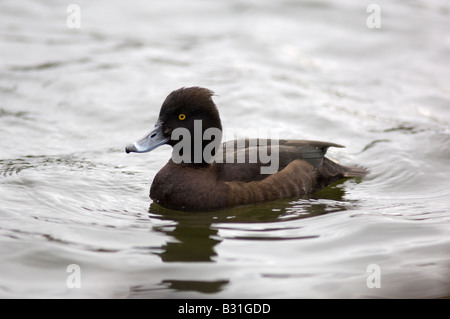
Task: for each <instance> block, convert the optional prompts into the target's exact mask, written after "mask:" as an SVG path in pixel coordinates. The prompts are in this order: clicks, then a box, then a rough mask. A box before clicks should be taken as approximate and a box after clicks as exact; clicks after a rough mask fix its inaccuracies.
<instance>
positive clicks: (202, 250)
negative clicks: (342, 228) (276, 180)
mask: <svg viewBox="0 0 450 319" xmlns="http://www.w3.org/2000/svg"><path fill="white" fill-rule="evenodd" d="M344 181H345V180H341V181H339V182H337V183H335V184H332V185H330V186H329V187H327V188H325V189H324V190H321V191H320V192H317V193H315V194H312V195H308V196H304V197H302V198H300V199H297V200H295V201H293V200H292V199H290V200H289V199H285V200H278V201H273V202H268V203H262V204H258V205H248V206H241V207H234V208H230V209H225V210H220V211H213V212H197V213H196V212H182V211H175V210H170V209H166V208H164V207H161V206H159V205H158V204H155V203H152V204H151V205H150V208H149V216H150V219H158V220H163V221H169V222H171V226H167V225H164V226H154V229H153V230H154V231H157V232H162V233H164V234H165V235H167V236H169V238H170V239H169V240H168V241H167V242H166V243H165V244H163V245H162V246H161V251H159V252H155V254H157V255H159V256H160V258H161V260H162V261H163V262H165V263H166V262H215V260H217V258H218V256H217V252H216V249H215V247H216V246H217V245H218V244H220V243H221V242H222V241H223V240H228V239H229V238H228V237H225V238H224V237H222V236H220V235H219V230H221V229H227V227H229V226H230V224H239V227H238V228H236V229H235V230H236V231H237V232H238V233H239V232H242V234H241V233H240V234H239V235H237V237H235V238H239V239H244V240H279V239H301V238H302V237H295V238H293V237H292V229H293V228H295V227H291V226H289V225H286V222H288V223H289V221H292V220H296V219H300V218H307V217H313V216H318V215H323V214H327V213H331V212H338V211H343V210H346V209H348V208H349V205H351V203H349V202H348V201H345V200H343V197H344V195H345V191H344V188H343V182H344ZM172 223H173V224H172ZM274 223H275V225H276V224H277V223H279V225H280V227H274ZM245 224H252V225H258V226H261V227H258V228H259V229H261V228H262V229H263V231H262V233H263V234H264V235H263V236H259V237H249V235H248V234H247V233H246V232H245V230H244V231H242V229H241V228H240V227H242V225H245ZM227 225H228V226H227ZM265 225H267V227H266V228H264V226H265ZM286 229H289V234H286V237H285V238H283V237H280V234H279V233H280V231H281V234H283V230H286ZM274 231H276V232H277V237H273V236H271V233H272V232H274ZM281 236H283V235H281ZM306 238H311V236H308V237H306ZM227 284H228V280H219V281H193V280H172V279H164V280H162V281H161V282H160V286H161V287H166V289H170V290H175V291H180V292H181V291H196V292H201V293H215V292H219V291H220V290H222V289H223V288H224V286H226V285H227ZM159 289H164V288H158V290H159ZM153 290H154V289H145V287H134V288H133V290H132V291H134V293H137V294H138V295H140V296H143V295H145V292H146V291H147V292H149V291H153Z"/></svg>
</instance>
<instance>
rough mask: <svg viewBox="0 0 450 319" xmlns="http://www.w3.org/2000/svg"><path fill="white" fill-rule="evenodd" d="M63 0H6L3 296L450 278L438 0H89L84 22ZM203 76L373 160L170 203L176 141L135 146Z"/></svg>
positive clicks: (448, 152) (300, 290)
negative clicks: (73, 23)
mask: <svg viewBox="0 0 450 319" xmlns="http://www.w3.org/2000/svg"><path fill="white" fill-rule="evenodd" d="M70 3H71V2H66V1H56V0H48V1H12V0H11V1H9V0H8V1H2V2H1V3H0V12H1V13H0V15H1V19H0V25H1V28H0V30H1V31H0V97H1V98H0V150H1V151H0V219H1V223H0V260H1V262H0V296H1V297H3V298H15V297H25V298H95V297H99V298H372V297H382V298H439V297H445V296H449V294H450V236H449V235H450V218H449V206H450V199H449V198H450V180H449V177H448V175H449V171H450V170H449V168H450V143H449V141H450V138H449V137H450V129H449V127H450V125H449V124H450V109H449V106H450V91H449V87H450V79H449V73H448V65H449V62H450V61H449V57H450V37H449V35H448V30H449V29H450V25H449V21H450V19H449V13H450V6H449V4H448V3H447V2H446V1H438V0H435V1H419V0H415V1H409V2H408V3H404V2H401V1H379V2H378V4H379V6H380V8H381V28H380V29H371V28H368V26H367V24H366V20H367V18H368V16H369V15H370V13H368V12H367V11H366V9H367V6H368V4H370V3H371V2H369V1H362V2H361V1H352V0H346V1H340V2H339V3H334V2H333V1H319V2H316V1H276V2H274V1H214V2H212V1H200V0H199V1H189V4H187V3H186V2H185V1H149V2H145V3H144V2H142V1H134V0H131V1H126V2H119V1H103V0H97V1H78V2H77V3H78V5H79V6H80V8H81V15H80V17H81V28H79V29H70V28H68V27H67V25H66V20H67V17H68V15H69V13H68V12H67V11H66V9H67V6H68V5H69V4H70ZM192 85H199V86H205V87H208V88H210V89H212V90H213V91H215V92H216V94H217V96H215V101H216V103H217V105H218V107H219V110H220V113H221V116H222V122H223V125H224V127H225V128H229V129H233V130H234V131H237V132H238V133H239V129H243V128H254V129H258V128H264V129H265V128H272V129H274V130H275V129H276V130H278V132H279V134H280V136H282V137H284V138H299V139H314V140H324V141H330V142H334V143H338V144H342V145H346V146H347V147H346V148H344V149H330V150H329V156H330V157H331V158H335V159H338V160H339V161H340V162H342V163H344V164H348V165H355V164H359V165H364V166H365V167H367V168H368V169H370V171H371V174H370V175H369V176H367V177H366V178H363V179H361V180H342V181H340V182H338V183H336V184H334V185H331V186H330V187H328V188H327V189H325V190H323V191H321V192H319V193H317V194H313V195H311V196H304V197H302V198H293V199H287V200H280V201H275V202H271V203H266V204H259V205H249V206H244V207H238V208H233V209H227V210H223V211H219V212H209V213H203V214H198V213H183V212H176V211H171V210H167V209H164V208H162V207H159V206H158V205H156V204H154V203H152V202H151V200H150V199H149V197H148V192H149V188H150V185H151V182H152V179H153V177H154V176H155V174H156V173H157V172H158V170H159V169H160V168H161V167H162V166H163V165H164V164H165V163H166V161H167V160H168V158H169V156H170V148H169V147H161V148H159V149H157V150H155V151H153V152H151V153H148V154H132V155H128V156H127V155H126V154H125V152H124V147H125V145H127V144H128V143H130V142H132V141H134V140H135V139H136V138H138V137H140V136H142V135H143V134H144V133H145V132H147V131H148V130H149V129H150V128H151V127H152V125H153V124H154V122H155V121H156V119H157V116H158V112H159V107H160V105H161V103H162V101H163V99H164V98H165V96H166V95H167V94H168V93H170V92H171V91H172V90H174V89H177V88H179V87H182V86H192ZM73 264H75V265H78V266H79V269H80V274H81V277H80V284H81V286H80V287H79V288H71V287H70V285H68V284H67V279H68V277H69V276H70V275H71V273H69V272H67V267H68V266H69V265H73ZM371 265H375V266H376V267H378V268H377V269H379V270H380V277H379V279H380V287H379V288H370V283H369V285H368V280H369V282H370V275H371V274H372V272H371V271H370V269H373V268H370V267H371ZM368 269H369V272H368Z"/></svg>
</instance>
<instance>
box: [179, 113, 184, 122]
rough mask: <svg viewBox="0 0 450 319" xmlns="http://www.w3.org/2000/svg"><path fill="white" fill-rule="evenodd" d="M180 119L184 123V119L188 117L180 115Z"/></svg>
mask: <svg viewBox="0 0 450 319" xmlns="http://www.w3.org/2000/svg"><path fill="white" fill-rule="evenodd" d="M178 119H179V120H181V121H183V120H184V119H186V115H184V114H180V115H178Z"/></svg>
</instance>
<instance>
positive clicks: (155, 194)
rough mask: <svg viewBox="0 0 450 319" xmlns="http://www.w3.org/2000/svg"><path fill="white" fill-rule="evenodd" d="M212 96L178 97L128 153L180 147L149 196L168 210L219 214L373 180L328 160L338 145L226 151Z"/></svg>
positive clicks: (261, 143)
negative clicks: (344, 181)
mask: <svg viewBox="0 0 450 319" xmlns="http://www.w3.org/2000/svg"><path fill="white" fill-rule="evenodd" d="M213 94H214V93H213V92H212V91H210V90H208V89H205V88H201V87H190V88H181V89H178V90H176V91H173V92H172V93H170V94H169V95H168V96H167V98H166V99H165V101H164V103H163V104H162V107H161V110H160V113H159V118H158V121H157V122H156V125H155V127H154V128H153V130H152V131H151V132H150V133H148V134H147V135H146V136H145V137H143V138H142V139H140V140H138V141H137V142H135V143H133V144H130V145H128V146H127V147H126V149H125V150H126V152H127V153H130V152H137V153H142V152H149V151H151V150H153V149H155V148H156V147H158V146H161V145H164V144H168V145H171V146H172V147H173V154H172V158H171V159H170V160H169V162H168V163H167V164H166V165H165V166H164V167H163V168H162V169H161V170H160V171H159V172H158V173H157V174H156V176H155V178H154V180H153V183H152V186H151V188H150V198H151V199H152V200H153V201H155V202H156V203H158V204H160V205H161V206H164V207H167V208H171V209H177V210H185V211H205V210H215V209H221V208H225V207H230V206H235V205H242V204H251V203H257V202H263V201H270V200H275V199H281V198H290V197H295V196H300V195H303V194H307V193H311V192H314V191H317V190H320V189H322V188H324V187H325V186H327V185H329V184H330V183H332V182H334V181H337V180H339V179H341V178H344V177H362V176H365V175H366V173H367V172H366V170H364V169H362V168H357V167H345V166H342V165H339V164H337V163H335V162H333V161H331V160H329V159H328V158H326V157H324V155H325V153H326V151H327V149H328V148H329V147H331V146H332V147H343V146H341V145H337V144H333V143H327V142H318V141H305V140H268V141H266V140H263V139H247V140H240V141H237V140H235V141H230V142H226V143H224V144H222V147H220V146H221V139H222V134H221V133H222V125H221V121H220V117H219V112H218V110H217V108H216V106H215V104H214V102H213V100H212V95H213ZM213 137H214V138H213ZM269 154H270V156H269ZM267 159H269V161H268V160H267ZM269 162H270V163H269ZM267 164H268V165H267Z"/></svg>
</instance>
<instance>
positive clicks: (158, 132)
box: [125, 121, 169, 153]
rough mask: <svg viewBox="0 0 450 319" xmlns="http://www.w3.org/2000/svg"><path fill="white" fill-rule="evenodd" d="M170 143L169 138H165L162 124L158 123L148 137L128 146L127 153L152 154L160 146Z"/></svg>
mask: <svg viewBox="0 0 450 319" xmlns="http://www.w3.org/2000/svg"><path fill="white" fill-rule="evenodd" d="M168 141H169V137H165V136H164V134H163V131H162V123H161V122H160V121H158V122H157V123H156V125H155V127H154V128H153V130H151V131H150V133H148V134H147V135H145V136H144V137H143V138H141V139H140V140H138V141H136V142H134V143H133V144H130V145H128V146H127V147H126V148H125V152H127V153H130V152H135V153H145V152H150V151H152V150H154V149H155V148H157V147H158V146H161V145H164V144H166V143H167V142H168Z"/></svg>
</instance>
